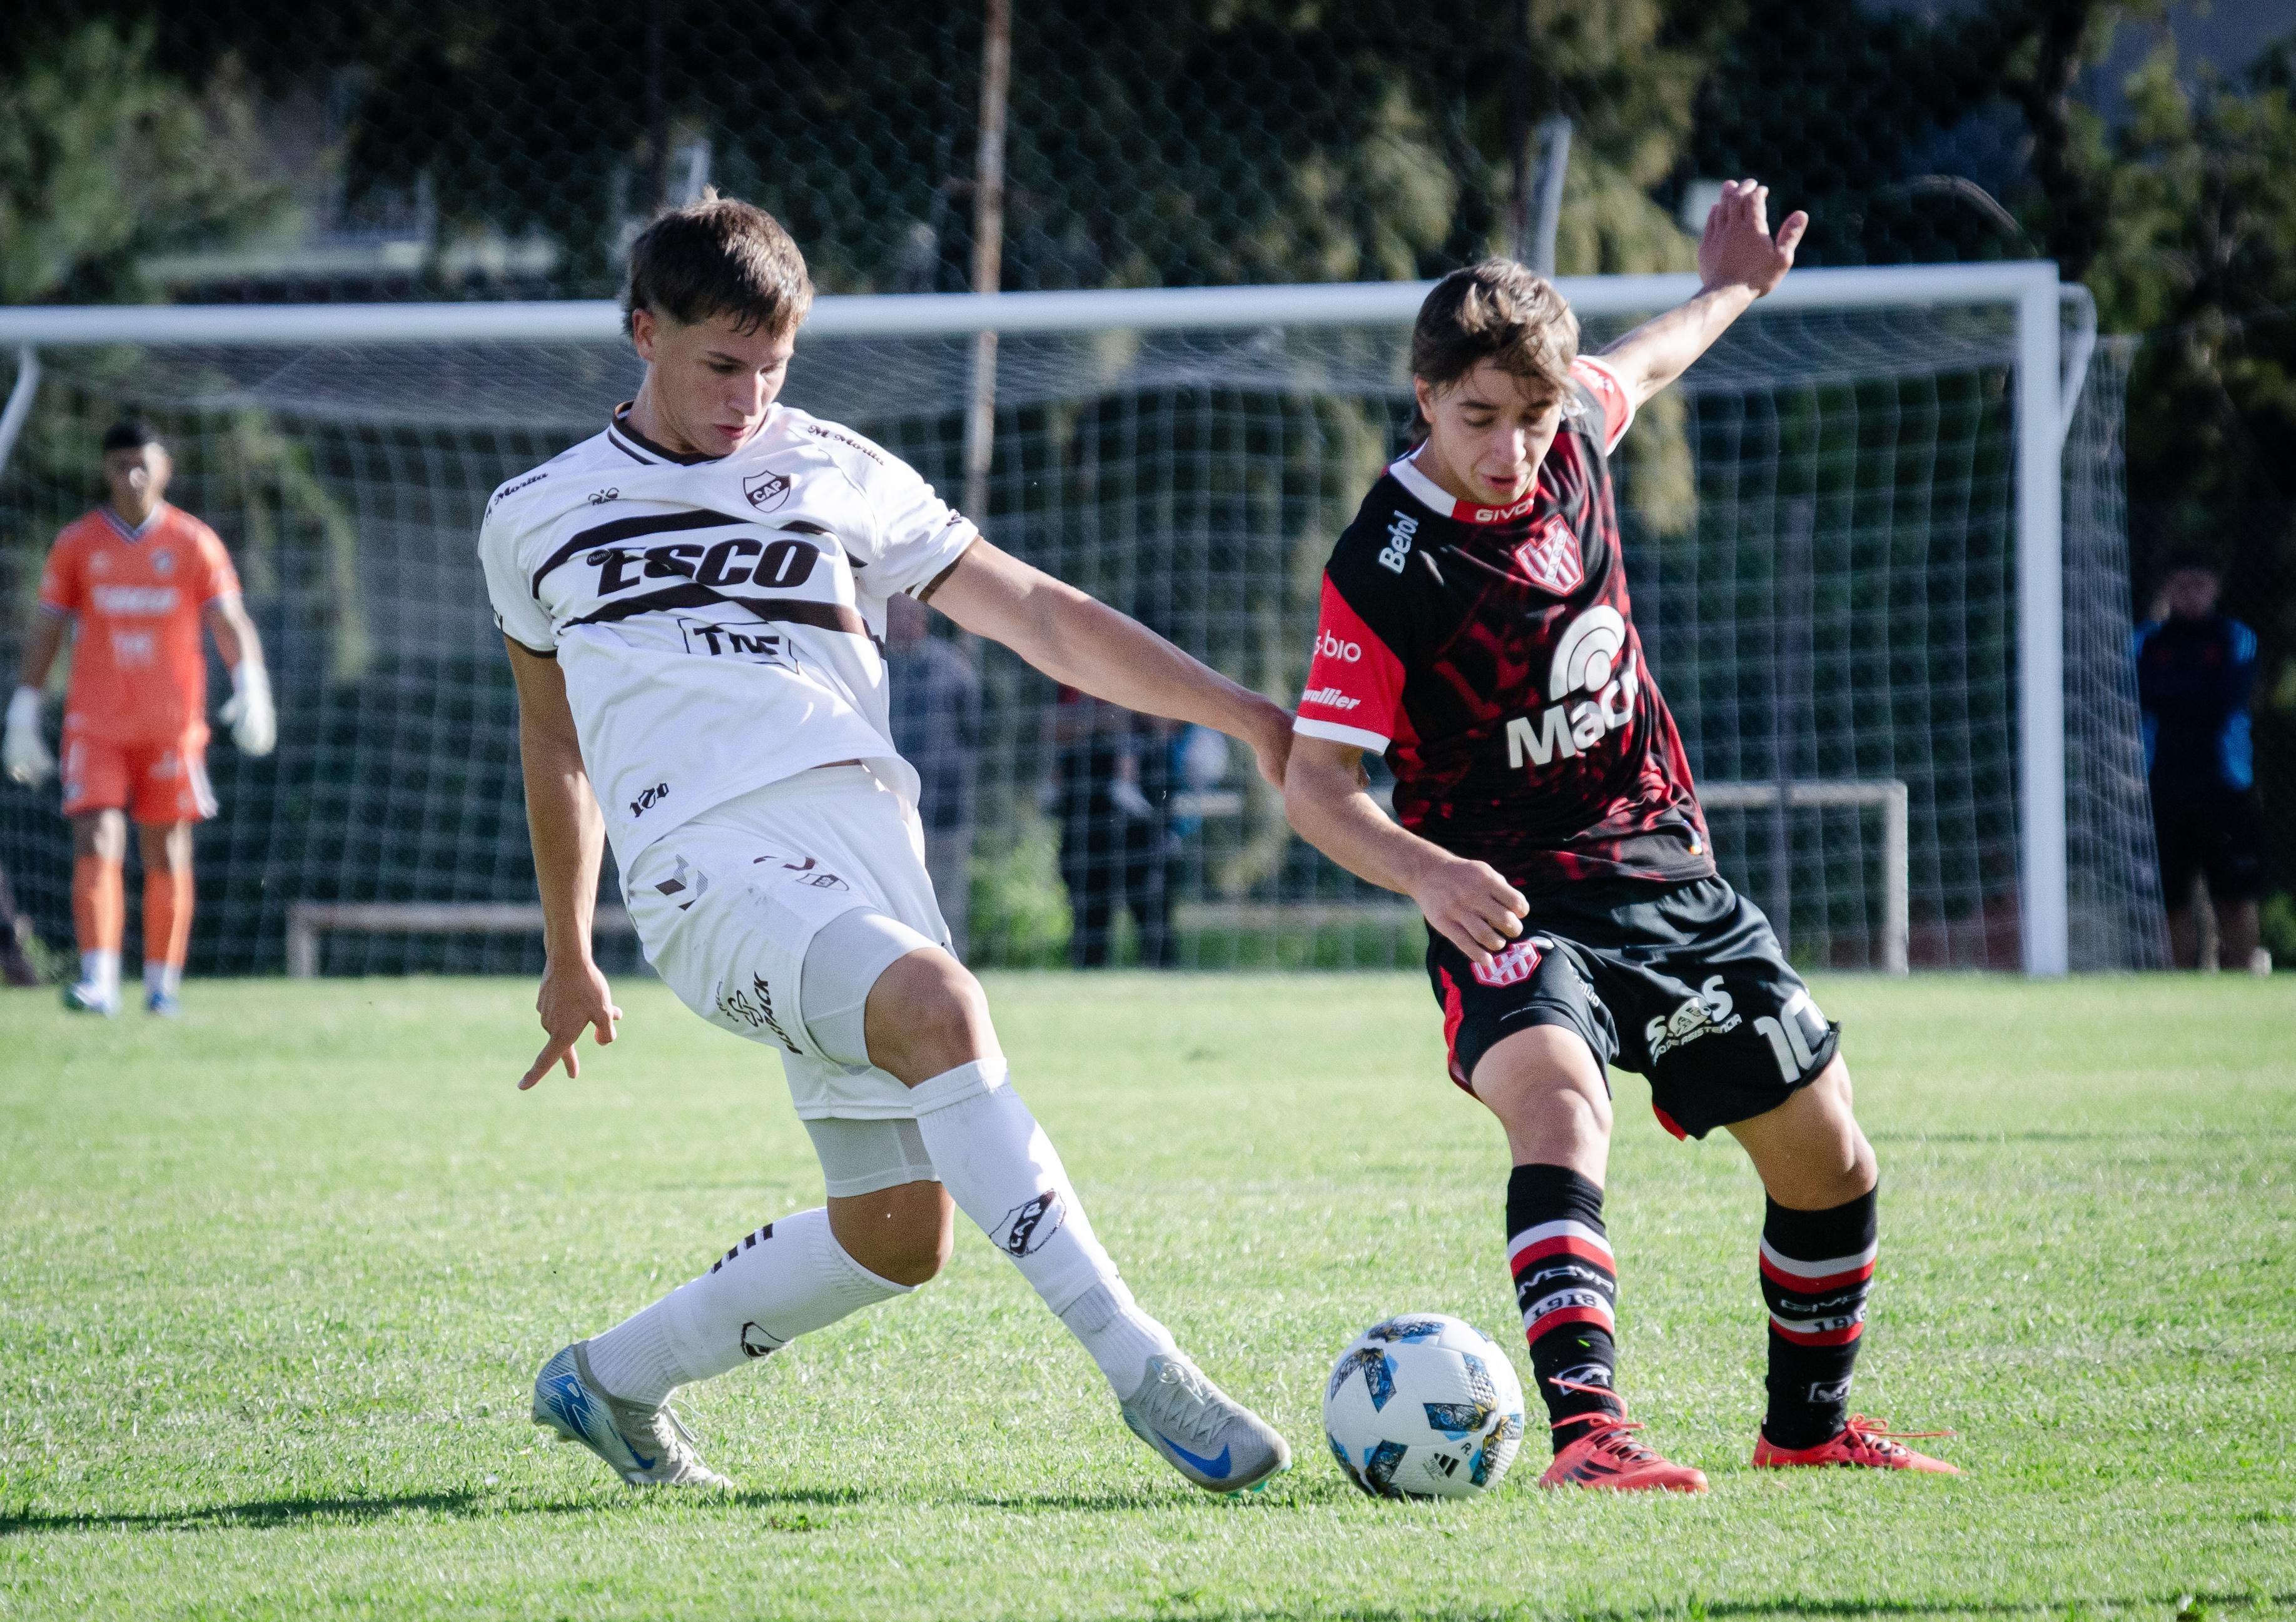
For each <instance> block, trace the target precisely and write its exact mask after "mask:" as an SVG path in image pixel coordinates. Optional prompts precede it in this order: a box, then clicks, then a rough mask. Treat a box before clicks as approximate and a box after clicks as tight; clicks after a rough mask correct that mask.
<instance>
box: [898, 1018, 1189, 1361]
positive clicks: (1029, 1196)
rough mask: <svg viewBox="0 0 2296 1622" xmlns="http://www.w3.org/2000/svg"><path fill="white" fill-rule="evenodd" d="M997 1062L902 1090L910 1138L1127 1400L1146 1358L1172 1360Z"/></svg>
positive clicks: (1165, 1338)
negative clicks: (917, 1137) (920, 1142)
mask: <svg viewBox="0 0 2296 1622" xmlns="http://www.w3.org/2000/svg"><path fill="white" fill-rule="evenodd" d="M1006 1075H1007V1068H1006V1066H1005V1061H1003V1060H1002V1059H982V1060H976V1061H974V1062H972V1063H971V1064H964V1065H959V1066H958V1067H957V1068H956V1069H953V1070H945V1071H943V1072H942V1073H941V1074H940V1075H939V1076H935V1077H931V1078H930V1079H928V1080H926V1081H924V1082H922V1083H921V1084H920V1085H917V1086H914V1087H913V1088H911V1089H910V1090H909V1097H910V1100H911V1101H912V1102H914V1104H915V1106H916V1111H917V1131H918V1132H919V1133H920V1134H921V1135H922V1136H923V1138H924V1141H925V1152H926V1153H927V1154H929V1155H931V1157H932V1163H933V1169H934V1170H935V1171H937V1172H939V1174H940V1180H941V1183H942V1184H943V1185H944V1186H945V1187H947V1190H948V1192H949V1197H950V1198H951V1199H952V1200H955V1201H956V1205H957V1208H958V1209H959V1210H961V1211H963V1212H964V1214H965V1215H966V1216H969V1217H971V1218H972V1220H973V1222H974V1223H976V1224H978V1225H979V1226H980V1231H981V1232H982V1233H986V1234H988V1237H989V1239H990V1240H991V1241H994V1242H995V1244H996V1248H997V1249H1000V1250H1002V1251H1004V1252H1005V1255H1006V1256H1008V1257H1012V1259H1013V1265H1014V1266H1018V1267H1019V1268H1020V1269H1021V1276H1022V1277H1023V1278H1025V1279H1027V1280H1028V1281H1029V1283H1030V1284H1031V1285H1032V1286H1034V1287H1035V1289H1036V1291H1037V1294H1038V1295H1040V1296H1042V1297H1044V1298H1045V1305H1046V1306H1047V1307H1051V1308H1052V1309H1053V1311H1054V1313H1056V1314H1058V1315H1059V1316H1060V1319H1061V1322H1062V1323H1065V1324H1066V1325H1067V1326H1068V1329H1069V1332H1070V1333H1071V1334H1073V1335H1074V1336H1076V1338H1077V1339H1078V1340H1080V1341H1082V1342H1083V1343H1084V1348H1085V1349H1086V1350H1087V1351H1088V1352H1090V1353H1091V1354H1092V1359H1093V1361H1094V1362H1095V1364H1099V1365H1100V1372H1102V1373H1103V1374H1104V1375H1106V1376H1107V1377H1108V1383H1109V1384H1110V1385H1111V1387H1113V1388H1114V1389H1115V1391H1116V1396H1117V1400H1118V1401H1119V1402H1122V1401H1127V1400H1128V1399H1129V1398H1130V1397H1131V1396H1132V1395H1133V1393H1134V1392H1136V1391H1137V1390H1138V1389H1140V1380H1141V1375H1142V1374H1143V1372H1144V1365H1145V1364H1146V1362H1147V1359H1148V1356H1149V1354H1150V1353H1151V1352H1155V1351H1161V1352H1170V1351H1172V1350H1174V1349H1175V1348H1174V1347H1173V1344H1172V1337H1171V1335H1170V1334H1169V1332H1167V1331H1166V1330H1165V1328H1164V1326H1163V1325H1162V1324H1160V1323H1157V1322H1156V1320H1155V1319H1153V1318H1152V1317H1150V1316H1149V1315H1147V1314H1146V1313H1144V1312H1143V1311H1141V1310H1140V1307H1139V1304H1138V1303H1137V1302H1136V1301H1135V1300H1134V1299H1133V1298H1132V1292H1131V1291H1130V1290H1127V1289H1126V1288H1125V1287H1124V1281H1123V1280H1122V1279H1120V1278H1119V1277H1118V1276H1117V1273H1116V1264H1115V1263H1114V1262H1112V1261H1111V1260H1109V1258H1108V1252H1107V1251H1106V1250H1104V1249H1101V1244H1100V1241H1099V1240H1098V1239H1096V1238H1095V1237H1094V1236H1093V1232H1092V1224H1091V1222H1090V1221H1089V1220H1087V1217H1086V1216H1085V1214H1084V1207H1083V1205H1082V1204H1081V1203H1080V1202H1079V1201H1078V1199H1077V1195H1076V1190H1075V1188H1074V1187H1072V1186H1071V1185H1070V1183H1069V1176H1068V1172H1067V1170H1066V1168H1065V1167H1062V1164H1061V1157H1060V1151H1058V1150H1056V1149H1054V1147H1053V1143H1052V1140H1051V1139H1050V1138H1048V1137H1046V1135H1045V1129H1044V1128H1043V1127H1041V1126H1038V1125H1037V1118H1036V1117H1034V1116H1033V1115H1030V1114H1029V1106H1028V1105H1026V1104H1024V1103H1022V1102H1021V1098H1020V1094H1017V1093H1015V1092H1013V1089H1012V1088H1011V1087H1010V1086H1008V1085H1005V1077H1006Z"/></svg>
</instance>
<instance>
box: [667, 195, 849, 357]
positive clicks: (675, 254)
mask: <svg viewBox="0 0 2296 1622" xmlns="http://www.w3.org/2000/svg"><path fill="white" fill-rule="evenodd" d="M812 307H813V282H812V280H811V278H809V277H808V276H807V274H805V256H804V255H803V254H801V253H799V251H798V250H797V244H796V243H795V242H791V240H790V233H788V232H786V231H784V230H783V229H782V223H781V221H779V220H777V219H775V217H773V216H772V215H770V214H768V213H767V212H766V211H765V210H764V209H760V208H758V206H757V205H756V204H754V203H745V202H742V201H739V200H738V199H736V198H732V197H720V196H718V195H717V192H716V191H714V190H711V191H706V192H704V193H702V194H701V200H700V201H696V202H690V203H687V204H686V205H685V207H684V208H682V209H669V210H668V211H667V212H665V213H662V214H660V215H657V216H656V217H654V220H653V223H652V225H648V226H647V227H646V228H645V229H644V231H642V232H640V233H638V239H637V241H636V242H633V243H631V244H630V282H629V287H628V290H627V291H626V292H624V294H623V295H622V327H623V330H624V331H625V332H627V331H628V330H629V328H630V324H631V319H630V318H631V316H632V315H635V313H636V312H637V311H638V310H640V309H648V310H652V312H653V313H654V314H655V315H667V316H668V317H669V319H671V320H672V321H675V322H677V323H679V324H683V325H691V324H693V323H695V322H697V321H709V320H711V319H713V318H715V317H717V316H719V315H731V316H732V317H733V318H734V325H735V326H736V327H738V328H739V329H740V330H741V331H742V332H758V331H764V332H771V333H773V334H775V336H780V335H782V334H783V333H788V332H796V331H797V329H798V327H799V324H801V323H803V321H804V320H805V317H806V312H807V311H808V310H810V309H811V308H812Z"/></svg>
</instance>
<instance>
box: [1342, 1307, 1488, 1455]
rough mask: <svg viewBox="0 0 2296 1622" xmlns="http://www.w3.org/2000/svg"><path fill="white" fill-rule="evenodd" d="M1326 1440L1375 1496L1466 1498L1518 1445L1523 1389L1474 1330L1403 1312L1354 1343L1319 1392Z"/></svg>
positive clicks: (1429, 1315)
mask: <svg viewBox="0 0 2296 1622" xmlns="http://www.w3.org/2000/svg"><path fill="white" fill-rule="evenodd" d="M1324 1436H1325V1438H1327V1439H1329V1441H1330V1442H1331V1444H1332V1456H1333V1458H1334V1459H1337V1460H1338V1461H1339V1462H1340V1469H1341V1470H1342V1471H1344V1472H1345V1473H1346V1475H1347V1478H1348V1479H1349V1480H1350V1481H1352V1482H1354V1483H1355V1484H1356V1485H1357V1487H1361V1488H1363V1490H1364V1491H1365V1492H1367V1493H1370V1494H1371V1495H1374V1497H1380V1498H1472V1497H1475V1496H1477V1495H1480V1494H1483V1493H1487V1492H1488V1491H1489V1490H1490V1489H1491V1488H1492V1487H1497V1485H1498V1484H1499V1480H1500V1478H1502V1477H1503V1476H1505V1474H1506V1472H1507V1466H1508V1465H1510V1464H1512V1463H1513V1462H1514V1455H1515V1452H1516V1450H1517V1449H1518V1448H1520V1447H1521V1446H1522V1382H1521V1380H1517V1379H1516V1378H1515V1372H1514V1365H1513V1364H1511V1363H1509V1362H1508V1361H1507V1356H1506V1354H1505V1352H1503V1351H1501V1350H1500V1349H1499V1348H1497V1346H1495V1345H1493V1344H1492V1343H1491V1340H1490V1339H1489V1337H1488V1336H1486V1335H1485V1334H1484V1333H1483V1332H1482V1331H1480V1330H1479V1329H1477V1328H1476V1327H1475V1326H1474V1325H1473V1324H1472V1323H1462V1322H1461V1321H1460V1320H1459V1319H1457V1318H1451V1317H1446V1316H1445V1315H1443V1314H1441V1313H1439V1312H1415V1313H1407V1314H1406V1315H1403V1316H1401V1317H1396V1318H1390V1319H1389V1320H1387V1322H1386V1323H1374V1324H1373V1325H1372V1326H1371V1327H1370V1328H1369V1329H1367V1330H1365V1331H1364V1332H1363V1333H1362V1334H1360V1335H1358V1336H1357V1337H1356V1338H1355V1339H1354V1340H1353V1341H1352V1342H1351V1343H1350V1344H1349V1347H1348V1349H1347V1350H1346V1351H1344V1352H1341V1354H1340V1361H1339V1362H1338V1364H1336V1365H1334V1366H1333V1370H1332V1381H1331V1384H1330V1385H1329V1386H1327V1387H1326V1388H1324Z"/></svg>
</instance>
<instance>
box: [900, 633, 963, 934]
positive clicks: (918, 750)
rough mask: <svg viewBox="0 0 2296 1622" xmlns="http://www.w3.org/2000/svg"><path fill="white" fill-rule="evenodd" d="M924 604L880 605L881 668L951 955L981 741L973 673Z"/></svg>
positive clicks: (959, 924) (959, 926)
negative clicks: (912, 776)
mask: <svg viewBox="0 0 2296 1622" xmlns="http://www.w3.org/2000/svg"><path fill="white" fill-rule="evenodd" d="M885 672H886V681H887V682H888V683H889V684H890V697H891V704H890V709H891V712H892V722H893V747H894V748H896V749H898V750H900V751H901V758H903V759H905V760H906V761H907V762H908V763H909V764H910V765H911V766H914V767H916V769H917V776H918V777H919V779H921V780H922V789H921V790H920V791H919V792H918V795H917V818H918V820H919V821H920V822H922V823H924V828H925V872H927V873H928V874H930V875H931V879H932V885H933V895H934V896H935V897H936V898H937V899H939V902H940V915H941V916H942V917H943V918H944V919H946V920H947V922H948V933H949V941H950V944H951V946H952V947H953V948H954V949H955V953H956V955H957V956H958V957H959V958H963V957H964V953H965V946H966V940H965V917H966V913H968V911H969V910H970V907H971V904H972V785H973V752H974V750H975V749H976V748H977V747H978V745H979V743H980V676H979V675H978V674H977V673H976V672H975V671H974V669H973V668H972V660H971V659H967V658H966V657H965V656H964V650H963V649H961V648H959V647H958V646H957V645H956V644H955V643H953V642H950V641H947V639H946V638H943V637H938V636H934V635H931V615H930V614H928V613H927V611H926V610H925V608H924V605H923V604H922V603H920V602H914V601H912V600H911V599H909V598H907V597H905V596H896V597H894V598H893V599H892V601H891V602H889V603H887V604H886V608H885Z"/></svg>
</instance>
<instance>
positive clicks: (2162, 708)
mask: <svg viewBox="0 0 2296 1622" xmlns="http://www.w3.org/2000/svg"><path fill="white" fill-rule="evenodd" d="M2223 587H2224V579H2223V576H2222V575H2221V574H2220V573H2219V572H2218V569H2217V566H2216V565H2215V564H2214V563H2213V562H2211V561H2209V560H2208V559H2206V558H2203V557H2199V556H2195V555H2189V554H2187V555H2180V556H2178V557H2177V558H2176V559H2175V560H2173V561H2171V562H2170V564H2169V572H2168V574H2167V576H2166V577H2165V578H2163V579H2162V581H2161V594H2160V598H2159V600H2158V602H2157V604H2156V607H2155V610H2154V617H2153V618H2152V619H2149V620H2147V621H2146V622H2145V623H2144V624H2143V625H2141V626H2139V627H2136V700H2137V703H2138V705H2139V706H2140V707H2141V708H2142V709H2143V710H2144V764H2145V769H2146V772H2147V774H2148V775H2149V777H2150V780H2151V785H2152V791H2153V831H2154V834H2155V836H2156V837H2157V839H2158V840H2159V842H2160V850H2161V890H2162V892H2163V894H2164V896H2165V897H2166V898H2167V902H2168V907H2169V950H2170V951H2171V952H2172V953H2173V954H2175V957H2176V961H2177V967H2179V968H2184V969H2193V968H2198V967H2199V966H2200V962H2201V942H2200V931H2199V930H2198V928H2197V927H2196V925H2195V922H2194V889H2195V887H2196V886H2197V885H2198V883H2199V882H2200V881H2202V880H2203V879H2205V880H2206V881H2207V882H2208V887H2209V903H2210V906H2211V907H2213V908H2214V909H2215V912H2216V915H2217V935H2218V962H2219V963H2222V964H2224V965H2225V966H2226V967H2233V966H2240V967H2244V968H2248V969H2252V970H2254V971H2257V972H2259V973H2262V972H2265V971H2268V970H2269V969H2270V968H2271V960H2270V958H2269V957H2267V955H2266V954H2265V953H2264V951H2263V949H2262V947H2261V946H2259V944H2258V941H2257V910H2256V908H2257V898H2258V897H2259V896H2260V895H2261V894H2262V893H2263V890H2264V815H2263V809H2262V807H2260V806H2259V804H2258V801H2257V794H2256V763H2255V756H2254V749H2253V746H2252V744H2251V741H2250V736H2249V703H2250V700H2251V698H2252V697H2253V696H2254V694H2255V692H2256V633H2255V632H2254V631H2251V630H2250V629H2249V628H2248V627H2246V626H2244V625H2243V624H2241V622H2240V621H2239V620H2237V619H2235V618H2231V617H2230V616H2228V615H2226V614H2224V613H2222V612H2220V611H2219V610H2218V607H2217V598H2218V594H2220V593H2221V591H2222V590H2223Z"/></svg>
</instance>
